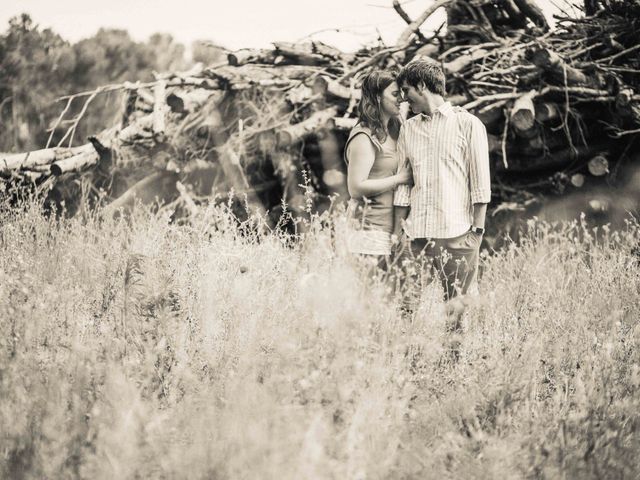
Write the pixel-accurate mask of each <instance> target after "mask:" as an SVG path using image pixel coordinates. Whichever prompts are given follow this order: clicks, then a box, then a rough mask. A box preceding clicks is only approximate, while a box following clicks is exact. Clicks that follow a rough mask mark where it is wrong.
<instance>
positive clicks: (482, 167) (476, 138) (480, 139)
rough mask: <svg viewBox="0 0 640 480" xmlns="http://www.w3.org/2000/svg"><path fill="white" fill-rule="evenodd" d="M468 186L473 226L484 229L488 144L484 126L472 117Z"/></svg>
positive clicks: (488, 178)
mask: <svg viewBox="0 0 640 480" xmlns="http://www.w3.org/2000/svg"><path fill="white" fill-rule="evenodd" d="M467 152H468V156H469V186H470V189H471V203H472V204H473V226H474V227H482V228H484V224H485V218H486V215H487V204H488V203H489V202H491V171H490V168H489V144H488V141H487V130H486V128H485V127H484V124H483V123H482V122H481V121H480V120H479V119H478V118H477V117H472V119H471V129H470V132H469V147H468V150H467Z"/></svg>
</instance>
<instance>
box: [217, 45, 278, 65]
mask: <svg viewBox="0 0 640 480" xmlns="http://www.w3.org/2000/svg"><path fill="white" fill-rule="evenodd" d="M277 57H278V54H277V53H276V52H275V51H274V50H255V49H251V48H243V49H242V50H238V51H236V52H232V53H229V54H228V55H227V61H228V62H229V65H231V66H232V67H239V66H241V65H247V64H250V63H256V64H260V63H262V64H268V65H272V64H273V63H275V61H276V58H277Z"/></svg>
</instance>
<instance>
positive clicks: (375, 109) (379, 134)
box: [358, 70, 400, 143]
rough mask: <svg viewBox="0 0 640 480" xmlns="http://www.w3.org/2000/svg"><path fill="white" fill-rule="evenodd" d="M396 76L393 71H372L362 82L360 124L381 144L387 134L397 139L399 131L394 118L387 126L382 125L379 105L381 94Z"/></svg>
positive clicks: (397, 122) (398, 124)
mask: <svg viewBox="0 0 640 480" xmlns="http://www.w3.org/2000/svg"><path fill="white" fill-rule="evenodd" d="M396 75H397V72H396V71H395V70H386V71H382V70H381V71H374V72H371V73H369V74H368V75H367V76H366V77H364V79H363V80H362V97H361V98H360V103H359V104H358V117H359V118H360V124H361V125H362V126H363V127H367V128H369V129H370V130H371V132H372V133H373V134H374V135H375V137H376V138H377V139H378V140H379V141H380V142H381V143H384V142H385V141H386V140H387V132H389V133H390V134H391V137H392V138H394V139H397V138H398V132H399V131H400V121H399V120H398V119H397V118H396V117H391V120H389V124H388V125H383V122H382V106H381V105H380V100H381V99H382V92H384V91H385V89H386V88H387V87H388V86H389V85H391V84H392V83H393V82H395V81H396Z"/></svg>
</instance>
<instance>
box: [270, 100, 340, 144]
mask: <svg viewBox="0 0 640 480" xmlns="http://www.w3.org/2000/svg"><path fill="white" fill-rule="evenodd" d="M337 113H338V109H337V108H336V107H330V108H326V109H324V110H320V111H318V112H315V113H313V114H312V115H311V116H310V117H309V118H307V119H306V120H303V121H302V122H300V123H295V124H293V125H289V126H288V127H286V128H284V129H282V130H280V131H279V132H277V133H276V136H277V138H278V146H279V147H286V146H289V145H292V144H294V143H296V142H298V141H300V140H302V139H303V138H304V137H306V136H307V135H310V134H312V133H315V132H317V131H318V130H321V129H324V128H326V127H327V125H328V124H329V122H331V121H332V120H333V117H335V116H336V114H337Z"/></svg>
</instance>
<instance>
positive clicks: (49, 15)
mask: <svg viewBox="0 0 640 480" xmlns="http://www.w3.org/2000/svg"><path fill="white" fill-rule="evenodd" d="M553 1H558V0H538V2H539V3H540V4H541V5H542V6H543V7H544V8H545V11H546V12H547V13H548V14H550V13H551V11H552V10H553V6H552V3H550V2H553ZM559 1H560V3H562V2H564V1H566V0H559ZM432 2H433V0H402V1H401V3H402V4H403V7H404V8H405V10H406V11H407V13H409V15H410V16H411V17H412V18H416V17H417V16H418V15H419V14H420V13H421V12H422V11H423V10H424V9H426V8H427V7H428V6H429V5H430V4H431V3H432ZM391 3H392V2H391V0H155V1H152V0H109V1H104V0H100V1H97V0H55V1H52V0H17V1H16V0H0V32H4V31H6V28H7V25H8V20H9V18H11V17H12V16H14V15H17V14H20V13H23V12H26V13H29V14H30V15H31V17H32V18H33V20H34V21H35V22H36V23H37V24H39V25H40V26H41V27H51V28H52V29H53V30H54V31H55V32H57V33H59V34H60V35H61V36H62V37H63V38H65V39H67V40H70V41H77V40H80V39H82V38H86V37H90V36H92V35H93V34H94V33H95V32H96V31H97V30H98V29H99V28H100V27H114V28H124V29H126V30H128V31H129V33H130V34H131V36H132V37H133V38H134V39H136V40H140V41H143V40H146V39H147V38H148V37H149V36H150V35H151V34H153V33H156V32H163V33H170V34H171V35H173V37H174V38H175V39H176V40H178V41H180V42H182V43H184V44H185V45H187V46H188V45H189V44H190V43H191V42H192V41H193V40H211V41H213V42H215V43H218V44H221V45H223V46H225V47H227V48H229V49H232V50H236V49H239V48H244V47H246V48H261V47H262V48H263V47H269V46H270V44H271V42H274V41H289V42H293V41H298V40H301V39H304V38H312V39H315V40H321V41H324V42H326V43H329V44H332V45H335V46H337V47H339V48H340V49H342V50H345V51H353V50H356V49H358V48H360V47H361V46H363V45H370V44H372V43H374V42H376V39H377V38H378V36H381V37H382V39H383V41H384V42H385V44H388V45H393V44H395V43H396V40H397V38H398V37H399V35H400V34H401V33H402V31H403V29H404V28H405V27H406V24H405V23H404V22H403V21H402V20H401V19H400V17H399V16H398V14H397V13H396V12H395V11H394V10H393V8H392V7H391ZM438 13H439V14H435V15H432V17H431V18H430V19H429V21H428V23H426V24H425V25H424V28H423V31H425V32H428V31H430V30H432V29H434V28H436V27H437V26H438V25H439V24H440V23H441V22H442V20H443V19H444V13H443V12H438ZM336 29H337V30H338V31H336Z"/></svg>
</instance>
